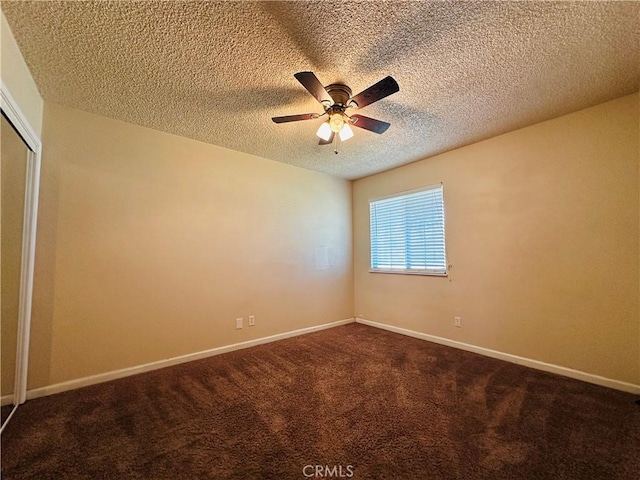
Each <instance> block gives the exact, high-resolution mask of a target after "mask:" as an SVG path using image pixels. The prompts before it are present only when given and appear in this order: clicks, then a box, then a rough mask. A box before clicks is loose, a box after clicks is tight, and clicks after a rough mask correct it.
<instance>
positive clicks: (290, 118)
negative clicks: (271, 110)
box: [271, 113, 319, 123]
mask: <svg viewBox="0 0 640 480" xmlns="http://www.w3.org/2000/svg"><path fill="white" fill-rule="evenodd" d="M318 117H319V115H318V114H317V113H301V114H300V115H287V116H284V117H273V118H271V120H273V121H274V122H275V123H286V122H297V121H298V120H312V119H314V118H318Z"/></svg>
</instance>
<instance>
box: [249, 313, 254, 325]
mask: <svg viewBox="0 0 640 480" xmlns="http://www.w3.org/2000/svg"><path fill="white" fill-rule="evenodd" d="M255 324H256V317H255V316H254V315H249V326H250V327H253V326H254V325H255Z"/></svg>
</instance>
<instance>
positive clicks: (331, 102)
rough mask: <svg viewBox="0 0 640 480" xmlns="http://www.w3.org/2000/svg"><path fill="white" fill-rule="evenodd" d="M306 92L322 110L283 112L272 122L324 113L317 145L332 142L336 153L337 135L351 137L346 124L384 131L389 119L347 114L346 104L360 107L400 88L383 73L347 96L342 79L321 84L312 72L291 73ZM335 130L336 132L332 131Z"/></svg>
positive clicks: (350, 106)
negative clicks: (288, 113)
mask: <svg viewBox="0 0 640 480" xmlns="http://www.w3.org/2000/svg"><path fill="white" fill-rule="evenodd" d="M294 77H296V79H297V80H298V81H299V82H300V83H301V84H302V86H303V87H304V88H306V89H307V90H308V92H309V93H310V94H311V95H313V96H314V97H315V99H316V100H318V101H319V102H320V103H321V104H322V106H323V108H324V113H322V114H318V113H303V114H300V115H287V116H284V117H273V118H272V119H271V120H273V121H274V122H275V123H286V122H297V121H299V120H311V119H315V118H320V117H323V116H324V115H327V117H328V118H327V121H326V122H323V123H322V125H320V128H318V131H317V132H316V134H317V135H318V137H320V142H319V144H320V145H329V144H330V143H333V145H334V148H333V150H334V152H335V153H338V138H339V139H340V141H345V140H348V139H350V138H351V137H353V130H351V127H350V126H349V125H353V126H354V127H359V128H363V129H365V130H369V131H370V132H374V133H379V134H380V133H384V132H386V131H387V129H388V128H389V126H390V125H391V124H390V123H387V122H383V121H381V120H376V119H375V118H369V117H365V116H364V115H358V114H355V115H347V114H346V110H347V109H348V108H363V107H366V106H367V105H370V104H372V103H373V102H377V101H378V100H381V99H383V98H385V97H388V96H389V95H391V94H393V93H396V92H398V91H400V87H399V86H398V82H396V81H395V80H394V79H393V78H392V77H385V78H383V79H382V80H380V81H379V82H378V83H375V84H373V85H371V86H370V87H369V88H367V89H366V90H363V91H362V92H360V93H359V94H357V95H355V96H353V97H352V96H351V89H350V88H349V87H348V86H346V85H344V84H342V83H332V84H331V85H327V86H326V87H324V86H322V83H320V80H318V77H316V76H315V75H314V73H313V72H299V73H296V74H295V75H294ZM336 133H337V135H336Z"/></svg>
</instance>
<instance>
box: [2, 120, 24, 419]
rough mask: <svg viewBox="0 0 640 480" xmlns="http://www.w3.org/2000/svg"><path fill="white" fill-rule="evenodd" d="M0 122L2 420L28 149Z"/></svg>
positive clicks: (10, 378) (7, 408)
mask: <svg viewBox="0 0 640 480" xmlns="http://www.w3.org/2000/svg"><path fill="white" fill-rule="evenodd" d="M1 122H2V123H1V126H0V164H1V165H0V248H1V250H0V288H1V290H0V312H1V319H0V320H1V322H0V357H1V358H0V362H1V363H0V377H1V378H0V400H1V404H2V408H1V412H2V423H3V424H4V422H5V420H6V419H7V417H8V416H9V415H10V414H11V412H12V411H13V407H14V406H15V405H17V404H18V403H19V401H16V399H15V398H14V397H15V393H16V392H15V385H16V367H17V365H18V361H17V354H18V351H19V348H18V341H19V340H18V325H19V318H20V286H21V276H22V265H23V245H24V241H23V234H24V220H25V193H26V184H27V162H28V154H29V149H28V148H27V146H26V144H25V143H24V142H23V140H22V138H21V137H20V135H18V133H17V132H16V131H15V129H14V128H13V126H12V125H11V124H10V123H9V122H8V121H7V119H6V118H5V117H4V115H3V116H2V119H1Z"/></svg>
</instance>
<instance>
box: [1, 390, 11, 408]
mask: <svg viewBox="0 0 640 480" xmlns="http://www.w3.org/2000/svg"><path fill="white" fill-rule="evenodd" d="M12 403H13V393H9V394H8V395H3V396H2V397H0V407H6V406H7V405H11V404H12Z"/></svg>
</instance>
